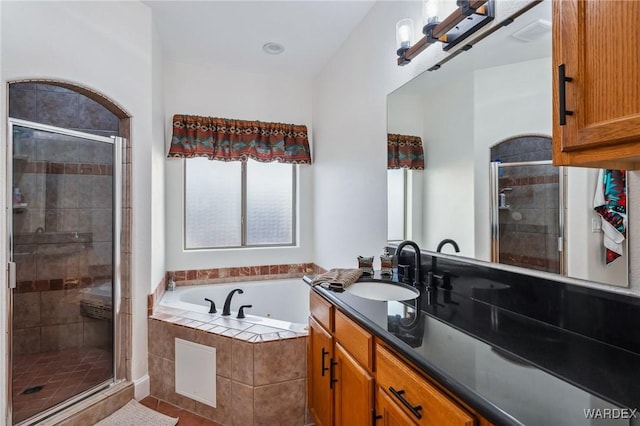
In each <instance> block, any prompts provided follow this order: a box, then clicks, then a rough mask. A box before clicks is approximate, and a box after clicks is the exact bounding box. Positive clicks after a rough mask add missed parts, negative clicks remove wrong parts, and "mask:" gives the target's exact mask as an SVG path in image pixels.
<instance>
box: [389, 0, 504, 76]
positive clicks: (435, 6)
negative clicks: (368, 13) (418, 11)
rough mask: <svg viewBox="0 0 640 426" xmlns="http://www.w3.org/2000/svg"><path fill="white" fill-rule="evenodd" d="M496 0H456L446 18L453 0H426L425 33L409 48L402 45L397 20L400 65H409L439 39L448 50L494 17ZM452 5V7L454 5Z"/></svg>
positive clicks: (424, 5) (423, 30) (424, 11)
mask: <svg viewBox="0 0 640 426" xmlns="http://www.w3.org/2000/svg"><path fill="white" fill-rule="evenodd" d="M494 2H495V0H455V9H454V10H453V11H452V12H450V13H449V14H448V15H447V16H446V18H444V20H442V21H441V20H440V16H443V15H444V14H445V13H447V10H445V9H446V8H447V6H453V5H454V3H453V0H424V2H423V15H424V22H425V25H424V27H423V28H422V33H423V34H424V37H422V38H421V39H420V40H418V41H417V42H416V43H415V44H414V45H411V44H409V47H408V48H403V47H401V45H400V43H399V40H400V35H399V32H400V29H401V28H403V27H402V26H401V25H400V24H401V23H402V22H404V21H408V20H406V19H403V20H402V21H400V22H398V23H397V24H396V40H397V41H398V51H397V54H398V65H406V64H408V63H409V62H411V60H412V59H413V58H415V57H416V56H418V54H420V52H422V51H423V50H424V49H426V48H427V47H429V46H430V45H432V44H434V43H435V42H437V41H439V42H441V43H443V47H442V48H443V50H445V51H447V50H449V49H451V48H453V47H454V46H456V45H457V44H459V43H460V42H462V41H463V40H464V39H466V38H467V37H469V36H470V35H471V34H473V33H474V32H476V31H477V30H478V29H480V28H481V27H483V26H484V25H486V24H488V23H489V22H490V21H491V20H492V19H493V18H494ZM450 8H451V7H449V9H450Z"/></svg>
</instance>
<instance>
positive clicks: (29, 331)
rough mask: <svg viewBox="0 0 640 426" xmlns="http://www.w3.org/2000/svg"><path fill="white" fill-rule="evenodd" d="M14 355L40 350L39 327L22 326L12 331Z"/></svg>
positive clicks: (33, 352)
mask: <svg viewBox="0 0 640 426" xmlns="http://www.w3.org/2000/svg"><path fill="white" fill-rule="evenodd" d="M12 349H13V353H14V355H25V354H35V353H38V352H40V327H31V328H22V329H19V330H14V331H13V345H12Z"/></svg>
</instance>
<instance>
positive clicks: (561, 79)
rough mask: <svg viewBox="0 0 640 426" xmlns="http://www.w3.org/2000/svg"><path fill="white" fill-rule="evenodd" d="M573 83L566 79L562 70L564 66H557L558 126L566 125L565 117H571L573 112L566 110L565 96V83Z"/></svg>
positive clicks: (568, 78) (570, 79) (569, 78)
mask: <svg viewBox="0 0 640 426" xmlns="http://www.w3.org/2000/svg"><path fill="white" fill-rule="evenodd" d="M572 81H573V78H571V77H567V76H566V74H565V70H564V64H560V65H558V98H559V100H558V102H559V104H560V105H558V106H559V108H558V109H559V112H560V114H559V115H560V117H559V118H560V125H561V126H564V125H565V124H567V115H573V111H569V110H567V94H566V87H565V83H570V82H572Z"/></svg>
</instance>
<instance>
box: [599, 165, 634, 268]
mask: <svg viewBox="0 0 640 426" xmlns="http://www.w3.org/2000/svg"><path fill="white" fill-rule="evenodd" d="M626 177H627V176H626V172H625V171H624V170H609V169H600V171H599V172H598V181H597V184H596V191H595V195H594V197H593V209H594V210H595V211H596V212H597V213H598V214H599V215H600V218H601V221H602V232H603V233H604V238H603V244H604V247H605V262H606V264H607V265H608V264H610V263H611V262H613V261H614V260H616V259H617V258H618V257H620V256H622V254H623V251H622V248H623V243H624V240H625V238H626V236H627V229H626V222H627V192H626V188H627V187H626Z"/></svg>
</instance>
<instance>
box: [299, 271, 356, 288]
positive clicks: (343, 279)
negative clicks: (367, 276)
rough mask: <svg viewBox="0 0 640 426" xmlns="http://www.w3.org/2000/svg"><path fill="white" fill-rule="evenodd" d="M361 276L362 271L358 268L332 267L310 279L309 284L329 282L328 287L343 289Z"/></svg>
mask: <svg viewBox="0 0 640 426" xmlns="http://www.w3.org/2000/svg"><path fill="white" fill-rule="evenodd" d="M361 276H362V271H361V270H360V269H339V268H334V269H331V270H329V272H325V273H324V274H320V275H318V276H317V277H315V278H314V279H313V281H311V285H318V284H329V288H333V289H336V288H337V289H345V288H347V287H349V286H350V285H351V284H353V283H355V282H356V281H358V278H360V277H361Z"/></svg>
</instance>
